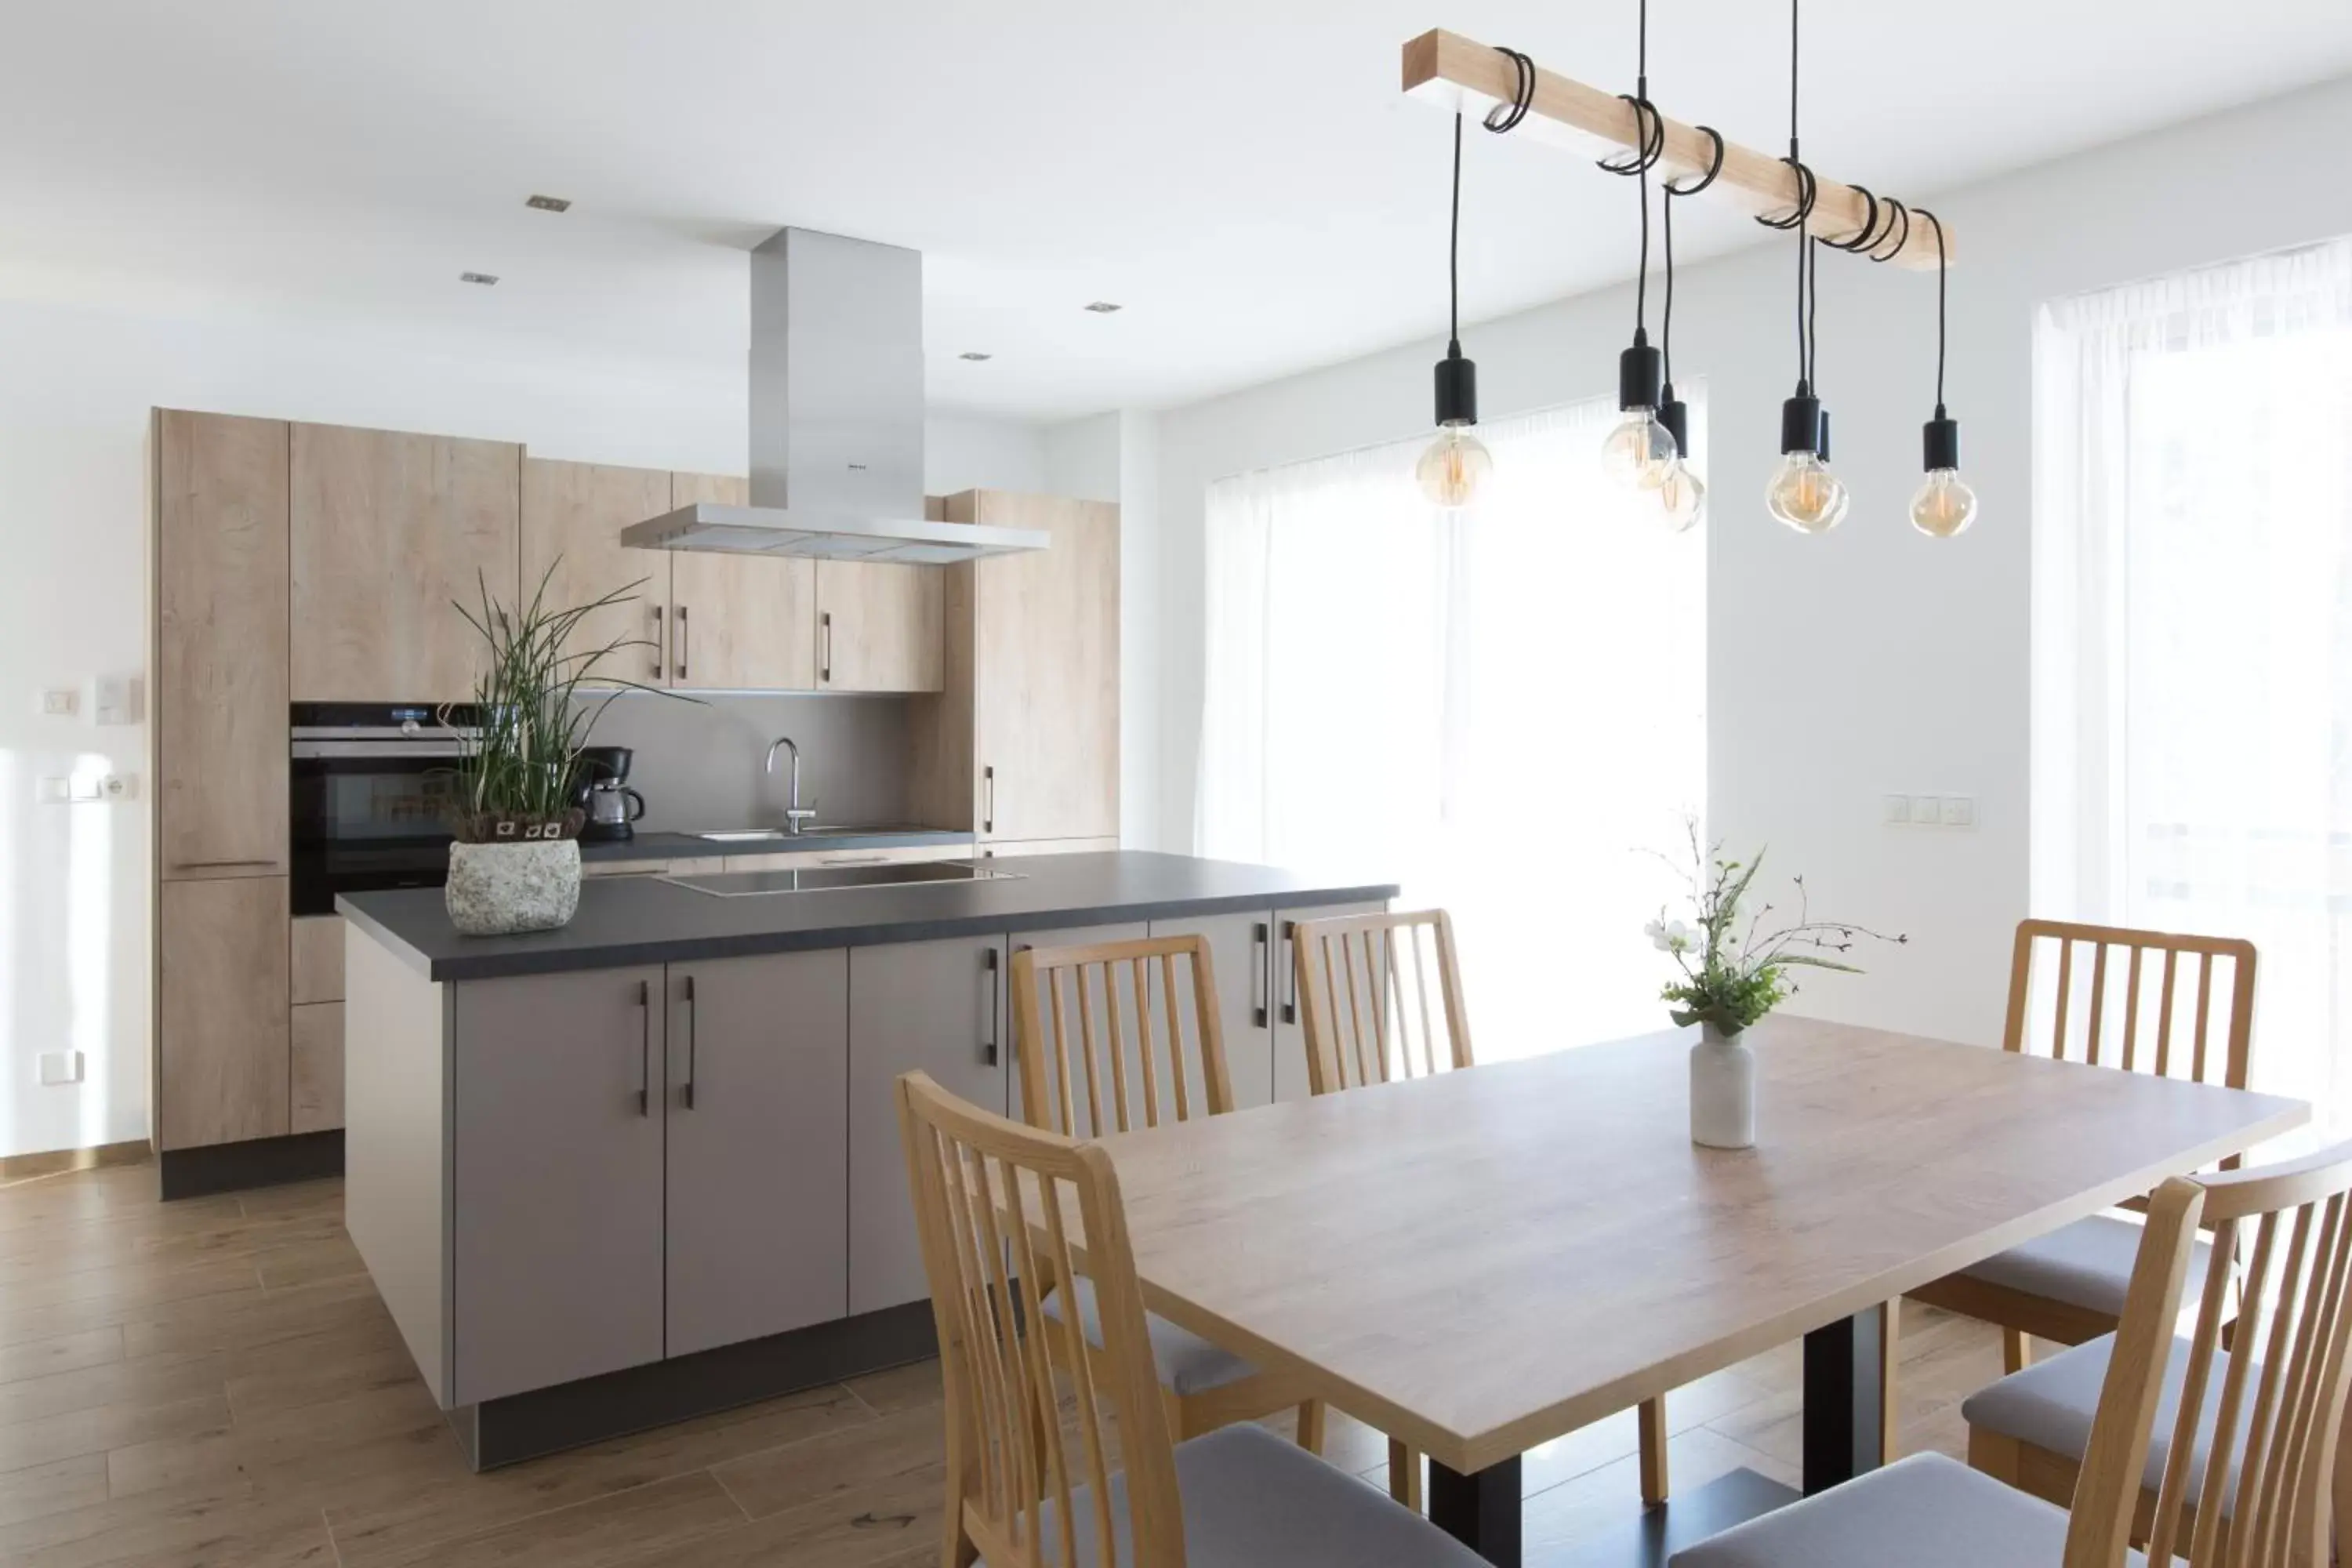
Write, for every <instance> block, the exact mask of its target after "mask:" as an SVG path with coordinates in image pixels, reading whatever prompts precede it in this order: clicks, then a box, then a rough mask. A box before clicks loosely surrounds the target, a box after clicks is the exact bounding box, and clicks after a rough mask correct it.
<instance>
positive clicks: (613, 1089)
mask: <svg viewBox="0 0 2352 1568" xmlns="http://www.w3.org/2000/svg"><path fill="white" fill-rule="evenodd" d="M455 991H456V994H455V996H454V997H453V999H452V1001H451V1004H450V1006H451V1026H452V1029H453V1038H452V1049H451V1062H450V1067H451V1072H450V1079H451V1083H452V1104H451V1109H450V1121H449V1137H450V1139H451V1141H452V1142H451V1152H450V1163H449V1172H450V1181H451V1184H452V1189H453V1194H454V1201H453V1205H452V1208H453V1212H454V1215H455V1222H454V1225H453V1226H452V1229H451V1235H450V1238H449V1250H448V1267H449V1270H450V1281H451V1282H450V1291H451V1295H450V1303H451V1313H450V1321H451V1325H452V1329H453V1331H454V1336H453V1341H452V1352H453V1354H452V1362H453V1367H454V1375H453V1377H452V1380H451V1393H452V1394H453V1398H452V1400H451V1403H453V1404H456V1405H473V1404H476V1403H478V1402H479V1401H481V1400H485V1399H495V1398H498V1397H499V1396H500V1395H503V1394H519V1393H521V1392H522V1391H524V1390H526V1389H532V1388H544V1387H546V1386H548V1385H549V1384H558V1383H569V1382H571V1381H572V1379H574V1378H582V1377H592V1376H593V1375H595V1374H596V1373H604V1372H614V1371H617V1370H619V1369H620V1368H622V1367H627V1366H638V1365H642V1364H643V1363H647V1362H655V1361H659V1360H660V1359H661V1358H662V1344H663V1322H662V1318H663V1313H662V1292H663V1279H664V1270H663V1246H662V1228H663V1223H664V1214H663V1197H662V1186H663V1116H662V1100H663V1088H662V1056H663V1050H664V1048H665V1040H664V1034H665V1022H666V1015H667V1008H666V1007H665V1005H664V1004H663V996H664V981H663V972H662V970H661V968H660V967H659V966H658V965H656V966H652V967H641V968H632V969H602V970H592V971H587V972H583V973H570V974H553V975H545V976H531V977H527V978H520V979H513V980H490V981H474V982H468V983H466V984H459V985H457V986H456V987H455Z"/></svg>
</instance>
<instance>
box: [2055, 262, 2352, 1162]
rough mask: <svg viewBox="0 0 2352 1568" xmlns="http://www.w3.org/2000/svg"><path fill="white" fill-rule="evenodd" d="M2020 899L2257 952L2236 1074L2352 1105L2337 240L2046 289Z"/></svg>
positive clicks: (2349, 451)
mask: <svg viewBox="0 0 2352 1568" xmlns="http://www.w3.org/2000/svg"><path fill="white" fill-rule="evenodd" d="M2034 360H2035V378H2036V388H2035V418H2036V426H2037V429H2036V440H2035V475H2034V484H2035V495H2034V558H2033V568H2034V574H2033V764H2032V765H2033V816H2032V824H2033V889H2032V891H2033V908H2034V910H2035V912H2036V913H2038V914H2044V915H2052V916H2060V917H2065V916H2072V917H2074V918H2080V919H2086V920H2092V921H2100V922H2104V923H2113V924H2120V925H2134V926H2153V927H2157V928H2160V929H2166V930H2177V931H2213V932H2221V933H2225V934H2230V935H2238V936H2244V937H2247V938H2249V939H2251V940H2252V942H2254V944H2255V946H2256V948H2257V949H2258V950H2259V952H2260V955H2261V956H2260V975H2259V980H2258V983H2257V985H2256V993H2257V994H2256V996H2255V1012H2254V1057H2253V1079H2254V1083H2255V1085H2256V1086H2257V1087H2259V1088H2264V1089H2273V1090H2276V1091H2277V1092H2280V1093H2284V1094H2292V1095H2295V1096H2298V1097H2302V1098H2305V1099H2309V1100H2313V1101H2314V1102H2315V1103H2316V1104H2317V1106H2318V1107H2319V1118H2318V1120H2319V1121H2320V1122H2321V1123H2322V1124H2323V1125H2324V1126H2332V1127H2333V1129H2335V1130H2336V1131H2342V1130H2343V1129H2345V1128H2346V1127H2347V1125H2352V1093H2347V1091H2352V1056H2347V1027H2352V1010H2347V1009H2352V951H2347V947H2348V944H2347V935H2352V932H2347V925H2346V916H2347V912H2348V911H2352V241H2343V242H2337V243H2335V244H2330V245H2325V246H2319V247H2313V248H2310V249H2306V250H2301V251H2296V252H2293V253H2291V254H2285V255H2278V256H2266V257H2260V258H2254V259H2252V260H2247V261H2241V262H2235V263H2232V264H2231V265H2228V266H2225V267H2218V268H2210V269H2207V270H2202V271H2199V272H2194V273H2190V274H2187V275H2184V276H2181V277H2176V278H2168V279H2159V280H2157V281H2153V282H2148V283H2142V284H2135V285H2133V286H2131V287H2128V288H2125V289H2114V290H2111V291H2108V292H2105V293H2101V294H2097V295H2093V296H2090V297H2087V298H2084V299H2079V300H2067V301H2064V302H2063V303H2060V304H2055V305H2052V306H2049V307H2046V308H2045V309H2044V310H2042V314H2041V318H2040V320H2039V321H2038V323H2037V329H2036V334H2035V353H2034Z"/></svg>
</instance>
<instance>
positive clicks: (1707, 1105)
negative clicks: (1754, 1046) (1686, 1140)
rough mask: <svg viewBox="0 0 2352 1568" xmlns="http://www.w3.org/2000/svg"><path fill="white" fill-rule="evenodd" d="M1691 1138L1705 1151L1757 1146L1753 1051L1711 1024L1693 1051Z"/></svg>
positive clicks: (1701, 1031) (1703, 1028) (1701, 1032)
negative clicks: (1701, 1145) (1702, 1146)
mask: <svg viewBox="0 0 2352 1568" xmlns="http://www.w3.org/2000/svg"><path fill="white" fill-rule="evenodd" d="M1690 1135H1691V1142H1694V1143H1698V1144H1703V1145H1704V1146H1706V1148H1709V1149H1752V1148H1754V1147H1755V1146H1756V1053H1755V1052H1754V1051H1753V1050H1751V1049H1750V1048H1749V1047H1748V1044H1747V1042H1746V1041H1744V1040H1742V1039H1741V1038H1740V1037H1739V1036H1738V1035H1737V1034H1726V1033H1725V1032H1724V1031H1723V1030H1721V1029H1719V1028H1717V1027H1716V1026H1714V1025H1713V1024H1701V1025H1700V1026H1698V1044H1696V1045H1695V1046H1693V1047H1691V1052H1690Z"/></svg>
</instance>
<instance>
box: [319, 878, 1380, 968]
mask: <svg viewBox="0 0 2352 1568" xmlns="http://www.w3.org/2000/svg"><path fill="white" fill-rule="evenodd" d="M1401 891H1402V889H1400V888H1399V887H1398V886H1397V885H1396V884H1395V883H1392V882H1382V883H1369V884H1366V885H1363V886H1360V887H1340V888H1290V889H1281V890H1280V891H1279V892H1276V891H1272V890H1269V891H1267V892H1264V893H1227V894H1219V895H1216V896H1214V897H1208V898H1195V899H1160V900H1148V901H1144V902H1138V903H1119V904H1093V905H1073V906H1066V907H1060V908H1055V909H1046V910H1022V911H1019V912H1017V913H1008V914H1001V915H950V916H942V917H939V918H936V919H929V920H911V921H910V920H891V921H867V922H864V923H855V924H844V925H838V926H825V927H821V928H817V929H814V930H807V931H746V932H740V933H735V934H730V935H723V936H698V937H684V938H669V939H663V940H650V939H649V940H647V941H644V942H616V943H613V944H610V945H607V946H604V947H600V948H597V949H594V950H593V952H583V951H581V950H579V949H574V948H550V949H549V950H547V951H546V952H528V951H525V952H516V951H514V950H512V949H508V950H506V951H503V952H496V953H485V954H483V955H481V956H480V957H478V958H476V957H470V956H468V955H466V954H462V953H461V954H458V955H457V956H454V957H445V958H438V959H436V958H432V957H430V956H428V955H427V954H425V953H424V952H419V951H418V950H417V949H416V948H415V947H412V946H411V945H409V943H408V942H405V941H404V940H403V939H402V938H400V937H399V936H398V935H396V934H394V932H393V931H391V930H390V929H389V928H387V927H385V926H384V925H383V923H382V922H381V921H376V920H374V919H373V918H371V917H370V916H369V915H368V914H367V913H366V912H365V911H363V910H359V909H357V908H355V907H354V906H352V904H351V903H349V902H348V901H347V900H344V899H341V898H337V899H336V900H335V910H336V912H337V913H338V914H341V916H342V917H343V918H344V919H345V920H347V921H351V922H352V924H354V925H356V926H358V927H360V928H361V929H362V930H364V931H367V932H368V934H369V935H370V936H372V937H373V938H374V939H375V940H376V941H377V942H380V943H382V944H383V946H384V947H385V948H387V949H388V950H390V951H391V952H394V953H396V954H397V955H399V957H400V959H401V961H402V962H403V963H406V964H407V965H408V966H409V967H410V968H411V969H414V970H415V971H416V972H417V973H420V974H422V975H424V976H425V978H426V979H428V980H431V981H433V982H434V983H436V984H440V983H443V982H446V981H463V980H510V979H514V978H517V977H519V976H522V975H530V974H562V973H571V972H573V971H577V970H588V969H620V968H626V967H629V966H631V965H634V964H646V963H689V962H693V961H696V960H709V959H720V958H751V957H757V956H759V955H761V954H762V953H771V952H811V951H814V950H821V949H824V948H833V947H877V946H881V945H883V944H885V943H887V942H938V941H942V940H945V939H947V938H950V937H959V936H982V935H986V934H988V933H990V932H994V931H1003V932H1006V933H1008V934H1010V933H1013V932H1018V931H1055V930H1060V929H1062V928H1064V927H1066V926H1087V925H1117V924H1120V923H1124V922H1129V921H1153V920H1171V919H1175V918H1178V917H1181V916H1192V915H1222V914H1240V913H1244V912H1245V911H1247V910H1263V909H1268V908H1280V909H1315V908H1320V907H1322V906H1324V905H1327V904H1357V903H1386V902H1389V901H1391V900H1394V899H1396V898H1397V897H1398V896H1399V895H1400V893H1401Z"/></svg>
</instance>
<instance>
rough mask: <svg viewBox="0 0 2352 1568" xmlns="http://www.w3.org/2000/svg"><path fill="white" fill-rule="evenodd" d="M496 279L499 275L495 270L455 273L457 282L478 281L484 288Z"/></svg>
mask: <svg viewBox="0 0 2352 1568" xmlns="http://www.w3.org/2000/svg"><path fill="white" fill-rule="evenodd" d="M498 280H499V275H498V274H497V273H495V272H460V273H458V274H457V281H458V282H460V283H479V284H480V285H481V286H482V287H483V288H485V289H487V288H488V287H489V286H490V285H491V284H493V283H495V282H497V281H498Z"/></svg>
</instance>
